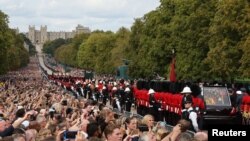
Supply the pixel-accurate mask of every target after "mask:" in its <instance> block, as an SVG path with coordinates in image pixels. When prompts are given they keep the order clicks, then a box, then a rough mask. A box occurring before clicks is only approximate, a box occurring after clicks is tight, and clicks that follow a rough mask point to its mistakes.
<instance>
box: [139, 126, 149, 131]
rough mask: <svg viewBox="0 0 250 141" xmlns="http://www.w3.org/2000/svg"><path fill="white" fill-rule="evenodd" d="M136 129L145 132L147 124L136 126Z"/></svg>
mask: <svg viewBox="0 0 250 141" xmlns="http://www.w3.org/2000/svg"><path fill="white" fill-rule="evenodd" d="M138 129H139V130H140V131H141V132H146V131H148V126H138Z"/></svg>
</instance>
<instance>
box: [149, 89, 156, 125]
mask: <svg viewBox="0 0 250 141" xmlns="http://www.w3.org/2000/svg"><path fill="white" fill-rule="evenodd" d="M148 94H149V114H151V115H153V116H154V117H155V120H156V121H158V104H157V101H156V99H155V97H154V94H155V91H154V90H153V89H149V91H148Z"/></svg>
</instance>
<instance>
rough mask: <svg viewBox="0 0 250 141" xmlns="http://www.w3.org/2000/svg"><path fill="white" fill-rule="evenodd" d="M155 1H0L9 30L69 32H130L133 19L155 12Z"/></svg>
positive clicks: (157, 1)
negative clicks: (77, 29)
mask: <svg viewBox="0 0 250 141" xmlns="http://www.w3.org/2000/svg"><path fill="white" fill-rule="evenodd" d="M159 4H160V2H159V0H0V9H1V10H2V11H3V12H4V13H5V14H7V15H8V16H9V21H10V27H12V28H14V27H19V29H20V31H27V30H28V25H35V26H36V27H37V29H38V28H39V27H40V25H47V26H48V30H51V31H60V30H64V31H71V30H72V29H73V28H75V27H76V25H77V24H82V25H83V26H87V27H89V28H90V29H91V30H95V29H100V30H112V31H117V29H119V28H120V27H122V26H124V27H127V28H130V27H131V26H132V24H133V22H134V18H139V17H142V16H143V15H144V14H146V13H148V12H150V11H151V10H155V9H156V7H158V6H159Z"/></svg>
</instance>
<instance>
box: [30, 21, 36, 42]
mask: <svg viewBox="0 0 250 141" xmlns="http://www.w3.org/2000/svg"><path fill="white" fill-rule="evenodd" d="M28 38H29V39H30V41H31V43H33V44H35V41H36V36H35V26H30V25H29V33H28Z"/></svg>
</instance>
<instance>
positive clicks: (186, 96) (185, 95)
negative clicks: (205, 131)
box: [181, 86, 192, 109]
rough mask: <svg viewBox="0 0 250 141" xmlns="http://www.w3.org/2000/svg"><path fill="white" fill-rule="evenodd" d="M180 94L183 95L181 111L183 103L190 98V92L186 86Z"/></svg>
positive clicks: (183, 107) (183, 106)
mask: <svg viewBox="0 0 250 141" xmlns="http://www.w3.org/2000/svg"><path fill="white" fill-rule="evenodd" d="M181 93H182V94H183V97H182V101H181V107H182V109H185V104H184V103H185V102H186V100H187V98H188V97H192V96H191V93H192V91H191V89H190V88H189V87H188V86H186V87H184V88H183V90H182V92H181Z"/></svg>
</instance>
